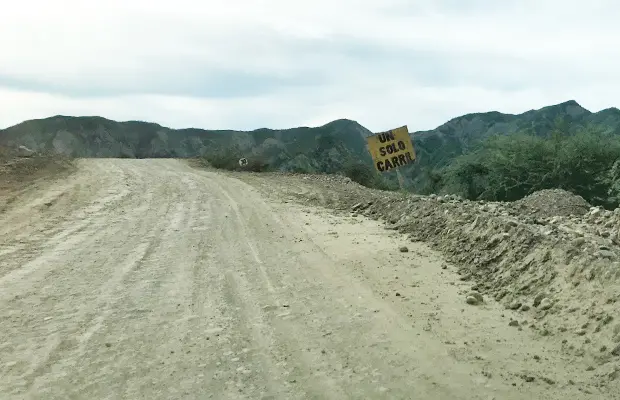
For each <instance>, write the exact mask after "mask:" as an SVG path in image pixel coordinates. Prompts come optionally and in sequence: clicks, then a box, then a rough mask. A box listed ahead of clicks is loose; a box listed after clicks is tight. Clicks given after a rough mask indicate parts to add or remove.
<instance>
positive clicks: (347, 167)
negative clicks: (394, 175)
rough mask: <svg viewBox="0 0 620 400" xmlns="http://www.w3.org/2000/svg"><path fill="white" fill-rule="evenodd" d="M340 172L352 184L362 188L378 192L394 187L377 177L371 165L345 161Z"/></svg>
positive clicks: (382, 178) (381, 177)
mask: <svg viewBox="0 0 620 400" xmlns="http://www.w3.org/2000/svg"><path fill="white" fill-rule="evenodd" d="M342 172H343V173H344V175H345V176H347V177H348V178H349V179H351V180H352V181H353V182H357V183H359V184H360V185H362V186H366V187H369V188H373V189H379V190H394V187H393V186H392V185H390V184H389V182H388V181H387V180H386V179H385V178H384V177H383V176H381V175H379V174H378V173H377V172H376V171H375V169H374V168H373V167H372V165H369V164H364V163H361V162H359V161H347V162H345V164H344V166H343V170H342Z"/></svg>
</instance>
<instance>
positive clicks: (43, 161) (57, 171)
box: [0, 148, 75, 212]
mask: <svg viewBox="0 0 620 400" xmlns="http://www.w3.org/2000/svg"><path fill="white" fill-rule="evenodd" d="M74 170H75V167H74V164H73V160H72V159H70V158H67V157H63V156H57V155H46V154H30V155H28V156H27V157H26V156H24V155H23V154H19V153H17V152H15V151H10V150H8V149H6V148H0V212H3V211H5V209H6V207H8V205H9V204H10V203H11V202H12V201H13V200H14V198H15V194H16V193H18V192H21V191H24V190H28V189H29V188H31V187H32V185H34V184H36V183H39V182H45V181H47V180H49V179H50V178H52V177H59V176H63V175H65V174H70V173H72V172H73V171H74Z"/></svg>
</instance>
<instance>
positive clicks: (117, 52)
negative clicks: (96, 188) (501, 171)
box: [0, 0, 620, 131]
mask: <svg viewBox="0 0 620 400" xmlns="http://www.w3.org/2000/svg"><path fill="white" fill-rule="evenodd" d="M1 16H2V18H1V19H0V128H4V127H7V126H10V125H13V124H16V123H19V122H21V121H23V120H26V119H32V118H44V117H48V116H52V115H56V114H63V115H100V116H104V117H107V118H111V119H116V120H130V119H131V120H146V121H154V122H158V123H160V124H162V125H166V126H170V127H174V128H181V127H199V128H206V129H220V128H230V129H243V130H249V129H254V128H260V127H269V128H286V127H293V126H302V125H303V126H317V125H322V124H324V123H327V122H329V121H331V120H334V119H338V118H348V119H353V120H356V121H358V122H359V123H361V124H362V125H364V126H366V127H367V128H369V129H371V130H373V131H380V130H385V129H390V128H393V127H397V126H401V125H404V124H407V125H408V126H409V129H410V131H416V130H422V129H432V128H435V127H436V126H438V125H440V124H442V123H444V122H446V121H447V120H449V119H451V118H453V117H456V116H459V115H462V114H465V113H470V112H478V111H491V110H496V111H501V112H509V113H520V112H524V111H527V110H529V109H533V108H540V107H543V106H546V105H550V104H556V103H560V102H563V101H566V100H570V99H574V100H577V101H578V102H579V103H580V104H581V105H582V106H584V107H586V108H588V109H589V110H591V111H598V110H600V109H604V108H608V107H613V106H617V105H618V104H619V103H620V47H619V46H618V42H619V40H620V25H619V24H618V23H617V21H618V20H619V18H620V1H618V0H589V1H577V0H425V1H423V0H312V1H310V0H174V1H172V0H19V1H11V2H9V1H7V2H6V4H3V5H2V11H1Z"/></svg>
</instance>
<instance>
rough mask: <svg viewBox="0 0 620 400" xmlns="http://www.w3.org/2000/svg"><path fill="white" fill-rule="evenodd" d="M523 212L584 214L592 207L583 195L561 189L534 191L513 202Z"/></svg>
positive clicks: (561, 214)
mask: <svg viewBox="0 0 620 400" xmlns="http://www.w3.org/2000/svg"><path fill="white" fill-rule="evenodd" d="M514 206H515V207H519V208H520V209H521V211H522V212H523V213H529V214H530V215H532V216H534V217H539V218H540V217H556V216H572V215H585V214H586V213H587V212H588V211H589V210H590V208H591V207H592V206H591V205H590V204H589V203H588V202H587V201H585V200H584V198H583V197H581V196H578V195H576V194H573V193H571V192H568V191H566V190H563V189H545V190H540V191H538V192H534V193H532V194H530V195H529V196H526V197H524V198H523V199H521V200H518V201H516V202H515V203H514Z"/></svg>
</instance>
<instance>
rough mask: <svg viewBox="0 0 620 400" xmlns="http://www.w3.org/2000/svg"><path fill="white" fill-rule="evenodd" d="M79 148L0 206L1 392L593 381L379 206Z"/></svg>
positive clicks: (404, 389) (203, 391) (563, 387)
mask: <svg viewBox="0 0 620 400" xmlns="http://www.w3.org/2000/svg"><path fill="white" fill-rule="evenodd" d="M77 167H78V168H77V172H75V173H74V174H72V175H71V176H69V177H68V178H67V177H62V178H59V179H58V180H54V181H52V180H50V181H49V182H46V183H45V184H39V185H37V186H36V187H33V188H32V189H31V190H28V191H25V192H23V193H20V195H19V197H18V198H17V199H15V200H13V201H12V202H11V205H10V207H8V208H7V209H6V210H5V211H4V212H3V213H1V214H0V398H1V399H208V398H213V399H286V400H288V399H350V398H351V399H483V400H488V399H502V400H509V399H530V398H533V399H541V400H542V399H566V398H579V399H588V398H601V397H600V396H596V395H589V394H587V393H584V392H580V391H578V389H577V386H574V385H572V384H569V383H567V382H569V381H570V380H571V379H577V378H575V376H577V377H578V371H579V368H581V367H580V366H575V367H572V366H568V365H565V364H564V362H563V360H562V359H561V356H560V355H559V352H557V351H555V349H554V348H551V347H544V346H543V344H541V343H540V342H538V341H535V340H530V339H529V338H528V336H527V335H525V334H523V333H522V332H521V331H520V330H519V329H518V328H517V327H515V326H509V321H510V319H509V318H508V316H504V315H502V314H504V313H505V312H506V310H503V309H502V308H501V307H499V306H497V305H494V304H492V303H490V302H489V303H486V302H485V303H484V304H483V305H480V306H471V305H468V304H466V303H465V297H464V295H463V290H465V288H466V287H465V286H463V285H465V283H463V282H460V281H459V280H458V276H457V275H456V273H454V272H453V271H452V270H451V269H450V268H448V269H443V268H442V266H443V265H444V262H443V260H442V257H441V255H440V254H438V253H435V252H433V251H431V250H430V249H429V248H427V247H426V246H425V245H424V244H419V243H408V242H407V241H406V240H405V238H403V237H401V236H399V235H398V234H397V233H394V232H390V231H386V230H385V229H384V228H383V227H382V226H381V225H380V224H379V223H377V222H375V221H370V220H366V219H364V218H363V217H336V216H334V215H331V214H330V213H328V212H327V211H325V210H321V209H313V208H310V207H306V206H303V205H300V204H294V203H286V202H284V201H277V199H274V198H277V196H266V195H264V194H261V192H260V191H259V190H258V189H257V188H255V187H254V186H252V185H250V184H248V183H245V182H243V181H241V180H238V179H234V178H231V177H229V176H227V175H225V174H220V173H217V172H212V171H206V170H199V169H194V168H192V167H190V166H189V165H188V164H186V163H184V162H182V161H179V160H165V159H159V160H117V159H98V160H79V161H78V164H77ZM275 188H276V186H274V190H276V189H275ZM401 246H408V251H407V252H404V251H402V252H401V251H400V250H399V248H400V247H401ZM403 250H404V249H403ZM549 376H553V380H551V379H550V378H548V377H549ZM577 380H578V379H577ZM569 396H572V397H569ZM589 396H590V397H589Z"/></svg>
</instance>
